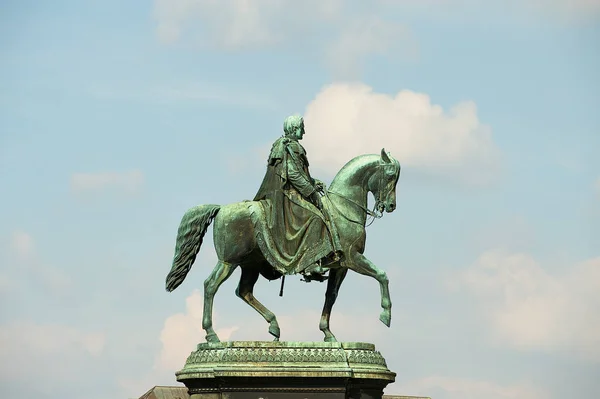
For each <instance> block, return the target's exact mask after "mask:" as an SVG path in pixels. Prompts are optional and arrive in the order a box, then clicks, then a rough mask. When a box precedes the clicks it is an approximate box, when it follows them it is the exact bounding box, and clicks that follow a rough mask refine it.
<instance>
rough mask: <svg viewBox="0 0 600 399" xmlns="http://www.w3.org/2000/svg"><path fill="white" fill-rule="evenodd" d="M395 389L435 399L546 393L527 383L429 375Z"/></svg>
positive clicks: (525, 398) (539, 397)
mask: <svg viewBox="0 0 600 399" xmlns="http://www.w3.org/2000/svg"><path fill="white" fill-rule="evenodd" d="M394 390H395V391H398V392H403V394H411V395H423V396H428V397H433V398H435V399H480V398H486V399H546V398H548V393H547V392H544V391H542V390H540V389H537V388H534V387H532V386H530V385H528V384H517V385H499V384H497V383H494V382H489V381H477V380H472V379H461V378H450V377H442V376H431V377H426V378H422V379H419V380H416V381H411V382H408V383H405V384H398V386H395V387H394Z"/></svg>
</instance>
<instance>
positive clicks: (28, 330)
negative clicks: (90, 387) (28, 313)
mask: <svg viewBox="0 0 600 399" xmlns="http://www.w3.org/2000/svg"><path fill="white" fill-rule="evenodd" d="M104 345H105V335H104V334H103V333H101V332H84V331H81V330H79V329H76V328H74V327H70V326H65V325H60V324H37V323H34V322H28V321H15V322H12V323H10V324H6V325H2V326H0V379H2V380H4V381H12V382H14V380H18V381H29V380H30V379H31V376H32V367H34V368H35V369H37V370H44V375H45V376H46V377H47V381H52V382H48V384H50V385H52V386H57V387H58V386H59V384H63V383H65V382H70V381H72V378H73V375H77V372H78V369H79V367H80V362H89V361H90V360H91V359H93V358H97V357H98V356H100V355H101V354H102V351H103V349H104ZM45 381H46V379H45Z"/></svg>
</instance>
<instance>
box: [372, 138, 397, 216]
mask: <svg viewBox="0 0 600 399" xmlns="http://www.w3.org/2000/svg"><path fill="white" fill-rule="evenodd" d="M399 177H400V163H399V162H398V161H397V160H396V159H394V158H393V157H392V156H391V155H390V154H388V153H386V152H385V149H383V148H382V149H381V157H380V160H379V165H378V167H377V171H376V172H375V173H374V174H373V175H372V176H371V178H370V179H369V191H371V192H372V193H373V195H374V196H375V201H376V202H375V209H376V210H377V211H378V212H379V213H383V211H384V210H385V211H386V212H388V213H389V212H393V211H394V210H395V209H396V185H397V184H398V179H399Z"/></svg>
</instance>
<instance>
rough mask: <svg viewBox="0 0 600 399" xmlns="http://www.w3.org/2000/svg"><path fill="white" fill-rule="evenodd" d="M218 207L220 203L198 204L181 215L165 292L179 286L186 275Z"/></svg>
mask: <svg viewBox="0 0 600 399" xmlns="http://www.w3.org/2000/svg"><path fill="white" fill-rule="evenodd" d="M220 209H221V206H220V205H198V206H195V207H193V208H191V209H189V210H188V211H187V212H186V213H185V215H183V218H182V219H181V223H180V224H179V230H178V231H177V242H176V244H175V256H174V258H173V266H172V267H171V271H170V272H169V274H168V275H167V279H166V288H167V292H171V291H173V290H174V289H175V288H177V287H179V285H180V284H181V283H182V282H183V280H184V279H185V276H187V274H188V272H189V271H190V269H191V268H192V265H193V264H194V261H195V260H196V255H198V251H200V246H201V245H202V239H203V237H204V234H205V233H206V230H207V229H208V226H209V225H210V224H211V223H212V221H213V219H214V218H215V216H217V213H219V210H220Z"/></svg>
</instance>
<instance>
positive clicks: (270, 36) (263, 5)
mask: <svg viewBox="0 0 600 399" xmlns="http://www.w3.org/2000/svg"><path fill="white" fill-rule="evenodd" d="M347 8H348V7H347V6H346V5H345V4H344V2H343V1H342V0H328V1H319V0H306V1H303V2H290V1H285V0H221V1H214V0H156V1H155V3H154V17H155V20H156V22H157V37H158V39H159V41H161V42H162V43H165V44H174V43H176V42H182V41H183V42H190V41H191V42H192V43H194V44H195V45H198V46H201V47H213V48H217V49H222V50H227V51H231V50H248V49H259V48H267V47H273V46H278V45H287V44H289V43H293V45H294V46H296V47H298V48H302V47H303V46H307V47H310V48H311V49H312V50H311V55H314V54H315V53H316V54H317V55H318V56H322V57H323V58H324V59H325V63H326V64H327V65H328V66H330V67H331V68H332V70H333V72H334V74H335V77H336V78H342V79H347V78H354V77H356V76H357V74H358V73H359V72H360V69H361V64H362V61H363V60H364V58H365V56H367V55H370V54H378V55H384V54H402V53H403V52H405V50H408V52H409V53H410V54H411V55H414V53H415V52H414V49H415V43H414V41H412V38H411V36H410V34H409V31H408V29H407V28H406V27H405V26H404V25H401V24H398V23H395V22H391V21H386V20H384V19H382V18H381V16H380V15H377V13H373V14H372V15H371V16H370V17H366V18H365V16H364V15H362V14H361V15H353V14H351V13H349V12H348V10H347ZM324 37H327V39H325V40H324V39H323V38H324ZM407 45H408V46H407Z"/></svg>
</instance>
